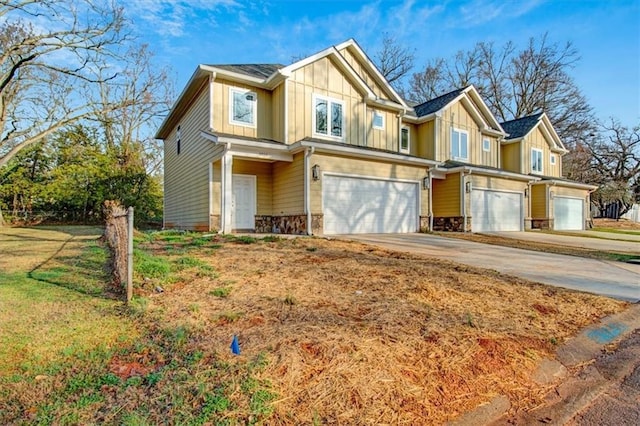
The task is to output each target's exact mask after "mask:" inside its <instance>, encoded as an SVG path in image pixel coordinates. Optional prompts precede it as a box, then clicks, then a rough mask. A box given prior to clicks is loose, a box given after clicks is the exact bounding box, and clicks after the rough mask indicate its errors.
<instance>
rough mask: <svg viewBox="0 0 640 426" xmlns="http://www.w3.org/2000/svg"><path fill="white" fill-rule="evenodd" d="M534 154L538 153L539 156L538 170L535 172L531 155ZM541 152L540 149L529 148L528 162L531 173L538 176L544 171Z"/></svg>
mask: <svg viewBox="0 0 640 426" xmlns="http://www.w3.org/2000/svg"><path fill="white" fill-rule="evenodd" d="M534 152H538V153H539V154H540V170H535V169H534V168H533V153H534ZM542 154H543V152H542V150H541V149H538V148H531V159H530V161H529V164H531V173H535V174H538V175H541V174H542V173H543V171H544V157H543V156H542Z"/></svg>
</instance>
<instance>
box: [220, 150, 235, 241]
mask: <svg viewBox="0 0 640 426" xmlns="http://www.w3.org/2000/svg"><path fill="white" fill-rule="evenodd" d="M220 163H221V168H222V191H220V197H221V200H220V205H221V206H222V218H221V219H222V224H221V225H222V226H221V228H222V229H221V231H222V232H223V233H224V234H228V233H230V232H231V226H232V224H231V209H232V208H233V206H232V196H233V193H232V189H231V188H232V187H231V183H232V170H233V155H231V153H230V152H228V151H227V152H225V153H224V155H223V156H222V159H221V162H220Z"/></svg>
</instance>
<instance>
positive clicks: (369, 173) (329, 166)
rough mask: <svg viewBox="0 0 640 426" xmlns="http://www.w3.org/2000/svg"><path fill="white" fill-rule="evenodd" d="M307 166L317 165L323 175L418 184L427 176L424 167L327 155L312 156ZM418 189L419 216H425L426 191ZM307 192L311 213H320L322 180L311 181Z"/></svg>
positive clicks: (426, 204) (426, 211) (426, 208)
mask: <svg viewBox="0 0 640 426" xmlns="http://www.w3.org/2000/svg"><path fill="white" fill-rule="evenodd" d="M309 164H311V165H318V166H319V167H320V170H321V171H322V172H323V173H327V172H328V173H338V174H345V175H352V176H365V177H379V178H385V179H399V180H409V181H418V182H419V181H421V180H422V178H424V177H425V176H426V175H427V171H426V169H425V168H424V167H413V166H406V165H399V164H389V163H383V162H378V161H369V160H361V159H357V158H349V157H340V156H333V155H327V154H314V155H313V156H312V157H311V159H310V162H309ZM420 188H421V195H420V199H421V206H420V215H421V216H426V215H427V214H428V211H429V205H428V203H429V195H428V192H427V191H426V190H424V189H422V186H420ZM309 190H310V195H311V213H314V214H317V213H322V179H320V180H318V181H312V182H311V183H310V188H309Z"/></svg>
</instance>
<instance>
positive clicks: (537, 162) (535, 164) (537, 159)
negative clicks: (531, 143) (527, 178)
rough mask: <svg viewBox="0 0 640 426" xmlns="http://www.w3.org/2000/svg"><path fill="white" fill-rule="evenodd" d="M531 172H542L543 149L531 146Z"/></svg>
mask: <svg viewBox="0 0 640 426" xmlns="http://www.w3.org/2000/svg"><path fill="white" fill-rule="evenodd" d="M531 172H532V173H540V174H542V150H541V149H537V148H531Z"/></svg>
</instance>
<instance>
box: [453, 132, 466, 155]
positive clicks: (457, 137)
mask: <svg viewBox="0 0 640 426" xmlns="http://www.w3.org/2000/svg"><path fill="white" fill-rule="evenodd" d="M468 148H469V133H468V132H466V131H464V130H460V129H451V156H452V157H453V158H454V159H457V160H467V159H468V158H469V151H468Z"/></svg>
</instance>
